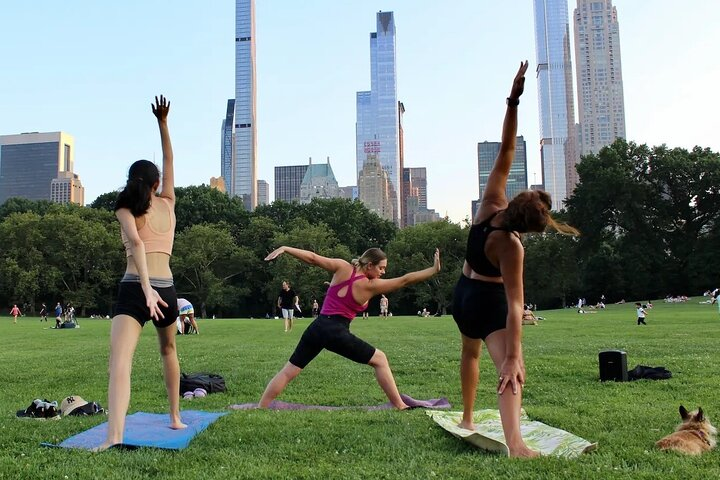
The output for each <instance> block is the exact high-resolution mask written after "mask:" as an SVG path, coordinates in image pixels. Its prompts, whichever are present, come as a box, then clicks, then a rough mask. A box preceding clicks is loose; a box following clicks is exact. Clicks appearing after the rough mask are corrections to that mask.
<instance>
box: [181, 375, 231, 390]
mask: <svg viewBox="0 0 720 480" xmlns="http://www.w3.org/2000/svg"><path fill="white" fill-rule="evenodd" d="M196 388H203V389H205V391H207V393H218V392H224V391H225V390H226V388H225V379H224V378H223V377H221V376H220V375H216V374H214V373H181V374H180V395H182V394H183V393H185V392H192V391H194V390H195V389H196Z"/></svg>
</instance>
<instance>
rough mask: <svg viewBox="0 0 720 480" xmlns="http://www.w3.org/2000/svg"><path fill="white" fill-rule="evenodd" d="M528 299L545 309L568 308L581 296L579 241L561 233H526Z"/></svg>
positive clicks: (526, 284)
mask: <svg viewBox="0 0 720 480" xmlns="http://www.w3.org/2000/svg"><path fill="white" fill-rule="evenodd" d="M523 243H524V244H525V266H524V282H525V302H526V303H533V304H539V305H541V306H542V307H545V308H551V307H553V308H554V307H558V306H562V307H565V306H566V305H567V301H568V298H570V297H571V296H573V297H574V296H575V295H579V294H581V293H582V292H581V291H580V290H579V274H580V272H579V267H578V258H577V243H578V242H577V240H576V239H575V237H571V236H568V235H561V234H558V233H542V234H528V235H526V236H525V238H524V241H523Z"/></svg>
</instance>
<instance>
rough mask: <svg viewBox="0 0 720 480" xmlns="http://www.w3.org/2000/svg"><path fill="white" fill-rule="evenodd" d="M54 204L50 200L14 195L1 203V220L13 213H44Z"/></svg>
mask: <svg viewBox="0 0 720 480" xmlns="http://www.w3.org/2000/svg"><path fill="white" fill-rule="evenodd" d="M52 205H53V203H52V202H50V201H48V200H28V199H27V198H19V197H12V198H8V199H7V200H5V203H3V204H2V205H0V220H2V219H4V218H6V217H8V216H10V215H12V214H13V213H24V212H33V213H37V214H38V215H44V214H45V212H47V211H48V209H49V208H50V207H51V206H52Z"/></svg>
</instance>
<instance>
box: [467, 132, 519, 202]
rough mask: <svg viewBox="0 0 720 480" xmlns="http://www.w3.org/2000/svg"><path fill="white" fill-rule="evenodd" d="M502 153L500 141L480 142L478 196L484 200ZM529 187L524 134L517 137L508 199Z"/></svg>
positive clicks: (508, 184) (509, 178)
mask: <svg viewBox="0 0 720 480" xmlns="http://www.w3.org/2000/svg"><path fill="white" fill-rule="evenodd" d="M498 153H500V142H488V141H485V142H480V143H478V185H479V195H478V198H479V199H481V200H482V197H483V193H485V187H486V186H487V180H488V177H489V176H490V171H491V170H492V167H493V165H494V164H495V159H496V158H497V156H498ZM527 189H528V172H527V144H526V142H525V139H524V138H523V136H522V135H520V136H518V137H517V138H516V139H515V156H514V157H513V163H512V166H511V167H510V175H509V176H508V179H507V185H506V186H505V195H506V196H507V198H508V200H510V199H512V198H513V197H514V196H515V195H517V194H518V193H520V192H522V191H525V190H527Z"/></svg>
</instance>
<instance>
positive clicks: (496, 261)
mask: <svg viewBox="0 0 720 480" xmlns="http://www.w3.org/2000/svg"><path fill="white" fill-rule="evenodd" d="M527 68H528V63H527V61H526V62H522V63H521V64H520V68H519V69H518V72H517V74H516V75H515V78H514V80H513V84H512V89H511V91H510V96H509V97H508V98H507V110H506V112H505V119H504V121H503V130H502V142H501V144H500V152H499V153H498V156H497V159H496V160H495V165H494V166H493V169H492V171H491V172H490V175H489V177H488V181H487V185H486V186H485V191H484V193H483V197H482V201H481V203H480V208H479V209H478V212H477V214H476V216H475V219H474V220H473V225H472V226H471V228H470V234H469V235H468V246H467V253H466V255H465V263H464V265H463V271H462V275H461V276H460V280H459V281H458V283H457V286H456V287H455V293H454V295H453V317H454V319H455V322H456V323H457V325H458V328H459V330H460V334H461V337H462V357H461V364H460V380H461V384H462V398H463V419H462V422H460V427H462V428H467V429H470V430H472V429H474V424H473V407H474V405H475V393H476V390H477V383H478V371H479V366H478V363H479V358H480V352H481V349H482V343H483V341H484V342H485V345H486V346H487V349H488V351H489V352H490V357H491V358H492V360H493V362H494V364H495V368H496V369H497V372H498V376H499V379H498V384H497V393H498V403H499V407H500V417H501V420H502V426H503V432H504V434H505V442H506V444H507V446H508V448H509V450H510V456H513V457H534V456H537V455H538V453H537V452H535V451H533V450H530V449H529V448H528V447H527V445H526V444H525V442H524V441H523V439H522V435H521V434H520V407H521V404H522V386H523V384H524V383H525V363H524V360H523V355H522V345H521V336H522V330H521V329H522V313H523V303H524V298H523V280H522V276H523V273H522V271H523V258H524V251H523V246H522V242H521V241H520V236H519V235H518V233H525V232H542V231H544V230H545V228H546V227H547V226H548V225H549V226H552V227H554V228H555V229H557V230H558V231H560V232H562V233H573V234H576V233H577V231H576V230H575V229H573V228H572V227H568V226H567V225H559V224H557V223H555V222H554V221H553V219H552V217H551V216H550V208H551V201H550V195H548V194H547V193H546V192H543V191H540V190H535V191H526V192H522V193H520V194H518V195H517V196H516V197H515V198H513V199H512V201H511V202H509V203H508V200H507V197H506V195H505V187H506V184H507V179H508V176H509V174H510V167H511V166H512V161H513V158H514V156H515V142H516V134H517V110H518V105H519V104H520V96H521V95H522V93H523V89H524V85H525V72H526V71H527Z"/></svg>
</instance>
